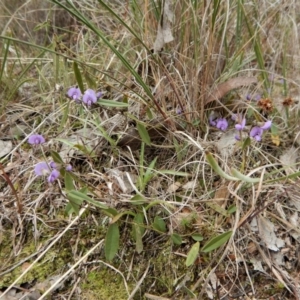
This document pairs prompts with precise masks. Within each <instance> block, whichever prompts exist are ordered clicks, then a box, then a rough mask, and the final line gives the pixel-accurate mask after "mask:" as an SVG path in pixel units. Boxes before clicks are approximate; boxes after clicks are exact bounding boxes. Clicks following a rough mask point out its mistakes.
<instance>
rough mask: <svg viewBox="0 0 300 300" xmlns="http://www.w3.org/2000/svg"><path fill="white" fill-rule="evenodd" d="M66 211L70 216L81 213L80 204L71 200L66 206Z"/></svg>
mask: <svg viewBox="0 0 300 300" xmlns="http://www.w3.org/2000/svg"><path fill="white" fill-rule="evenodd" d="M65 213H66V214H67V215H68V216H70V215H71V214H72V213H74V214H75V215H77V216H78V215H79V206H78V205H75V204H72V203H71V202H68V203H67V205H66V207H65Z"/></svg>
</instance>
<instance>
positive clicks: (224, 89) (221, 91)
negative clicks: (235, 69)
mask: <svg viewBox="0 0 300 300" xmlns="http://www.w3.org/2000/svg"><path fill="white" fill-rule="evenodd" d="M254 83H257V78H256V77H236V78H232V79H229V80H227V81H225V82H222V83H220V84H218V85H217V86H216V88H215V89H213V91H212V92H210V94H209V97H208V98H207V100H206V101H205V104H208V103H210V102H212V101H214V100H218V99H221V98H222V97H224V96H225V95H226V94H227V93H228V92H230V91H232V90H234V89H237V88H240V87H242V86H248V85H251V84H254Z"/></svg>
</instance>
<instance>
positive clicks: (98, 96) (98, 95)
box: [96, 92, 103, 100]
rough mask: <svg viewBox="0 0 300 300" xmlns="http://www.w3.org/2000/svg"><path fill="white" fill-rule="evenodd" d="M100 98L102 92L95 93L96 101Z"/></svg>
mask: <svg viewBox="0 0 300 300" xmlns="http://www.w3.org/2000/svg"><path fill="white" fill-rule="evenodd" d="M102 96H103V93H102V92H97V93H96V97H97V100H98V99H100V98H101V97H102Z"/></svg>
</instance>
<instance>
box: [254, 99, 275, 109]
mask: <svg viewBox="0 0 300 300" xmlns="http://www.w3.org/2000/svg"><path fill="white" fill-rule="evenodd" d="M257 105H258V107H260V108H261V109H262V110H263V111H265V112H270V111H272V110H273V102H272V100H271V99H269V98H263V99H260V100H259V101H258V102H257Z"/></svg>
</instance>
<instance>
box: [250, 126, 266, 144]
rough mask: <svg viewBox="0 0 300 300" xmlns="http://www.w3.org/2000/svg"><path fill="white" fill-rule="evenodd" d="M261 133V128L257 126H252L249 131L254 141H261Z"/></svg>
mask: <svg viewBox="0 0 300 300" xmlns="http://www.w3.org/2000/svg"><path fill="white" fill-rule="evenodd" d="M262 133H263V129H262V128H260V127H258V126H254V127H253V128H252V129H251V131H250V137H252V138H254V139H255V140H256V141H258V142H259V141H261V136H262Z"/></svg>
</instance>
